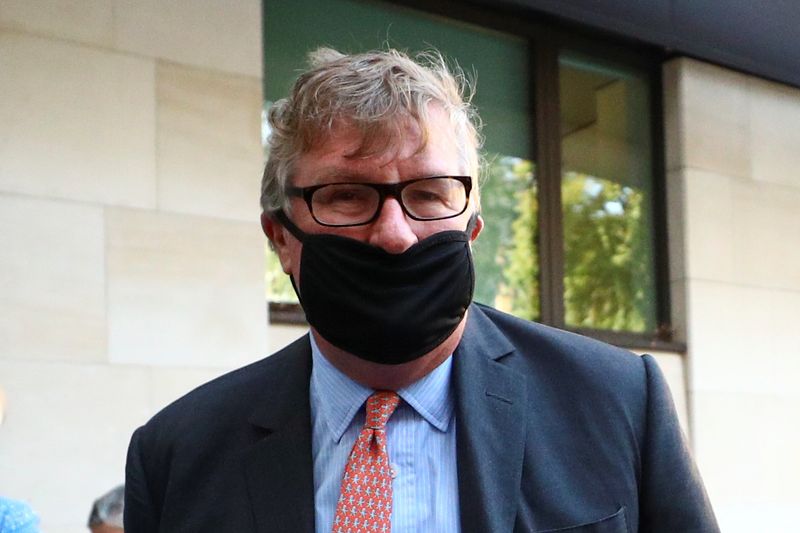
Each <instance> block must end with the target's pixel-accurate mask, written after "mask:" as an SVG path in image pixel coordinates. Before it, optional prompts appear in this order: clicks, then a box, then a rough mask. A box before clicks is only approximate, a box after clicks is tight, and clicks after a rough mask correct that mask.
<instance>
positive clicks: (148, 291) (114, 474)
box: [0, 0, 800, 533]
mask: <svg viewBox="0 0 800 533" xmlns="http://www.w3.org/2000/svg"><path fill="white" fill-rule="evenodd" d="M351 3H353V4H354V5H356V6H358V5H367V4H369V5H367V7H369V8H372V6H371V4H370V3H369V2H351ZM453 4H459V6H460V7H459V8H458V9H455V10H454V11H453V13H452V14H453V16H454V18H453V20H456V21H458V22H457V24H465V25H469V27H470V28H474V27H477V28H480V27H481V24H480V19H481V17H482V16H483V15H484V14H486V20H487V21H490V22H489V23H490V24H491V25H492V28H491V30H492V31H499V30H497V28H496V27H495V24H496V21H498V20H499V21H500V22H498V23H497V24H500V25H501V26H502V27H503V28H504V29H505V30H507V31H508V33H509V34H513V36H514V38H515V39H520V38H523V37H525V36H526V35H528V34H527V33H526V32H528V31H532V30H530V28H534V29H536V31H539V32H549V31H551V30H552V31H556V32H557V33H558V35H561V36H566V39H570V38H571V36H575V38H576V39H583V38H584V36H585V34H589V35H590V38H591V40H592V42H600V43H603V44H608V45H609V46H612V47H614V48H615V49H623V50H626V49H629V50H635V49H637V48H638V47H646V48H647V49H648V50H649V51H648V54H649V56H648V57H655V58H656V60H655V61H656V67H657V71H658V76H657V80H658V82H657V85H656V92H655V97H656V99H657V100H658V102H657V104H658V105H656V106H655V107H651V108H648V109H658V110H660V114H657V115H653V117H652V120H653V121H654V122H653V123H654V124H655V129H656V130H658V131H661V134H656V135H654V136H653V137H652V139H653V143H654V152H653V153H655V154H656V155H655V158H654V162H653V168H655V169H656V170H655V172H654V180H655V182H654V183H656V184H657V186H658V187H660V188H661V190H662V191H663V194H661V195H660V196H659V195H658V194H656V195H655V196H657V197H659V198H660V200H659V199H658V198H657V202H659V203H657V205H656V207H655V209H656V210H658V209H662V210H663V216H656V215H654V216H653V220H654V221H655V230H654V231H655V234H656V236H657V235H658V234H662V235H663V236H664V237H665V238H663V239H660V238H657V237H654V239H655V241H657V242H658V243H660V244H658V245H659V246H663V249H664V250H663V254H662V255H663V259H664V261H663V264H664V265H666V267H665V268H661V267H659V269H660V270H659V269H657V270H658V271H659V272H660V273H657V275H655V277H656V278H657V277H659V276H662V277H664V279H663V280H662V281H663V283H660V285H659V286H660V287H661V289H659V290H660V291H661V292H660V293H658V294H659V296H658V297H659V301H661V302H666V306H667V307H668V309H667V311H668V312H667V315H668V318H669V321H668V329H669V331H668V332H667V334H666V337H664V336H663V335H662V337H659V338H657V339H656V341H658V342H656V341H653V342H650V343H648V342H647V341H641V339H642V338H644V337H641V336H640V337H638V338H639V339H640V340H639V341H637V340H630V338H629V337H624V336H618V337H616V338H617V339H619V340H621V343H622V344H624V345H626V346H628V347H630V348H632V349H634V350H636V351H640V352H641V351H651V352H655V353H656V355H657V356H658V358H659V363H660V364H661V366H662V368H663V369H664V371H665V373H666V374H667V376H668V378H669V381H670V384H671V386H672V390H673V395H674V396H675V400H676V404H677V406H678V408H679V412H680V414H681V417H682V423H683V424H684V427H685V429H686V430H687V433H688V434H689V436H690V442H691V443H692V447H693V449H694V452H695V455H696V458H697V461H698V464H699V467H700V469H701V472H702V474H703V476H704V479H705V481H706V485H707V488H708V491H709V494H710V497H711V499H712V503H713V504H714V506H715V509H716V512H717V514H718V517H719V520H720V523H721V526H722V528H723V530H724V531H726V532H728V531H731V532H751V531H790V530H792V528H793V527H794V523H795V520H794V516H793V515H794V513H793V512H792V511H794V510H796V509H797V507H798V506H800V488H798V485H797V483H795V482H794V481H795V480H796V479H797V478H799V477H800V454H797V450H798V449H800V417H799V416H798V414H797V413H799V412H800V392H799V390H800V389H798V388H797V387H796V386H795V383H796V382H797V381H798V380H800V351H798V348H797V346H798V345H800V329H798V328H797V327H796V326H795V324H794V322H795V321H796V319H797V318H798V316H800V315H799V311H800V246H798V245H800V172H798V170H797V169H798V168H800V89H798V86H800V80H798V79H794V78H792V73H793V72H797V71H800V70H798V69H794V70H793V69H792V68H789V67H790V66H791V64H789V67H787V66H786V65H781V64H780V63H779V62H777V63H776V62H771V61H770V60H769V59H770V57H771V56H769V46H767V45H769V44H770V43H771V42H773V41H774V32H772V33H770V32H769V28H770V26H769V24H768V23H769V21H770V20H775V21H778V22H775V23H776V24H778V27H779V28H782V27H784V26H785V27H800V14H798V13H794V12H789V11H790V10H791V8H787V10H789V11H787V12H786V13H782V14H781V13H775V12H770V11H769V10H766V11H764V12H761V13H747V12H744V15H746V16H744V15H743V16H742V17H739V18H748V17H749V18H751V19H753V20H756V21H758V23H757V24H755V26H757V27H760V28H764V31H763V33H762V34H761V35H759V34H758V33H754V34H753V36H752V37H753V39H752V40H753V42H754V43H758V42H760V41H759V40H758V38H759V37H763V39H764V40H765V41H767V42H766V45H764V46H766V48H764V49H760V48H759V49H756V48H753V50H756V51H755V52H753V54H751V55H749V56H748V55H747V53H745V52H746V51H747V50H745V52H742V50H736V49H732V48H730V45H729V44H726V43H725V42H716V43H714V42H712V43H710V44H708V43H706V45H704V46H705V47H704V46H701V45H702V44H703V35H704V34H703V33H702V29H703V27H704V26H703V25H702V24H701V22H703V19H702V16H703V15H702V13H695V14H694V18H692V14H691V13H688V14H686V13H683V12H681V11H675V10H674V9H673V10H670V2H668V1H665V2H652V5H649V6H648V7H647V9H645V8H644V7H642V6H644V5H645V4H647V3H645V4H641V6H640V8H638V9H633V8H631V9H633V11H632V12H630V13H627V14H626V13H625V12H624V10H623V11H619V12H614V11H613V9H612V11H609V12H596V11H595V12H593V11H592V10H591V9H589V8H587V7H585V6H583V4H584V3H583V2H580V1H575V2H546V1H541V2H536V1H518V2H513V1H511V2H463V3H453ZM285 5H288V4H287V3H283V2H280V1H279V0H267V1H266V2H265V4H264V5H263V6H262V4H261V2H259V1H257V0H242V1H238V2H223V1H221V0H220V1H217V0H200V1H197V0H195V1H189V0H173V1H169V2H160V1H157V0H147V1H139V2H126V1H123V0H99V1H98V0H47V1H45V0H42V1H40V2H29V1H24V0H3V1H2V2H0V95H2V98H0V222H1V223H0V284H1V286H2V291H0V387H2V388H3V389H4V390H5V393H6V396H7V407H6V413H5V419H4V422H3V424H2V426H0V492H1V493H2V494H3V495H4V496H8V497H12V498H16V499H23V500H26V501H28V502H29V503H30V504H31V505H32V506H33V507H34V509H35V510H36V511H37V513H38V514H39V515H40V516H41V518H42V526H43V530H44V531H46V532H48V533H68V532H77V531H81V530H82V529H83V528H84V525H85V521H86V517H87V516H88V512H89V508H90V506H91V502H92V501H93V499H94V498H95V497H97V496H98V495H99V494H102V493H104V492H105V491H107V490H108V489H109V488H110V487H112V486H114V485H115V484H117V483H119V482H121V481H122V479H123V476H124V470H123V469H124V461H125V450H126V447H127V442H128V438H129V436H130V434H131V432H132V431H133V429H134V428H135V427H137V426H138V425H140V424H142V423H143V422H144V421H146V420H147V419H148V418H149V417H150V416H152V414H154V413H155V412H156V411H158V410H159V409H160V408H161V407H163V406H164V405H166V404H167V403H169V402H170V401H172V400H173V399H175V398H177V397H179V396H180V395H182V394H184V393H185V392H187V391H188V390H190V389H191V388H192V387H194V386H196V385H197V384H199V383H202V382H204V381H207V380H208V379H211V378H212V377H214V376H217V375H219V374H221V373H223V372H225V371H227V370H229V369H232V368H235V367H238V366H241V365H242V364H245V363H247V362H250V361H254V360H257V359H260V358H261V357H264V356H266V355H267V354H269V353H271V352H272V351H274V350H275V349H277V348H279V347H281V346H283V345H284V344H286V342H288V341H289V340H292V339H293V338H295V337H297V336H299V335H301V334H303V332H304V330H303V328H302V326H292V325H285V324H282V323H279V322H280V321H279V320H272V321H270V320H269V319H268V317H267V305H266V299H265V264H266V263H267V261H268V260H267V256H266V255H265V254H266V247H265V240H264V237H263V235H262V234H261V230H260V226H259V223H258V215H259V208H258V189H259V181H260V175H261V169H262V166H263V147H262V110H263V104H264V99H265V94H266V93H268V92H269V89H267V91H266V93H265V90H264V87H265V81H266V82H267V83H266V86H267V88H269V84H270V83H271V81H270V76H273V72H276V70H273V71H271V70H270V65H271V62H270V61H271V59H272V58H271V56H270V54H271V50H272V49H271V48H270V46H271V45H270V39H271V35H270V34H269V33H268V32H267V33H265V31H266V30H267V29H268V28H269V27H270V25H271V23H272V22H274V19H270V16H271V15H270V13H280V8H281V7H283V6H285ZM614 5H615V2H609V3H608V6H610V7H609V9H611V8H613V7H614ZM559 6H560V7H559ZM664 6H666V11H665V10H663V9H661V8H663V7H664ZM415 7H416V5H415V3H413V2H410V3H409V2H403V5H402V6H394V5H393V7H392V9H395V8H397V9H400V10H401V11H400V12H398V13H400V15H402V16H406V15H408V16H412V15H413V16H417V15H416V14H415V13H416V9H415ZM445 7H447V8H449V7H452V5H446V6H445ZM673 7H674V6H673ZM738 8H741V9H745V7H742V6H738ZM428 9H430V8H428ZM620 9H621V8H620ZM731 9H732V10H734V11H735V8H731ZM489 12H491V14H488V13H489ZM421 13H422V15H420V16H425V17H430V16H433V17H434V18H435V20H442V18H447V13H442V9H437V11H436V12H435V13H430V12H421ZM615 13H617V15H619V14H620V13H621V15H620V16H617V18H615ZM304 15H305V14H304V13H303V11H302V10H301V9H295V10H294V11H292V10H291V9H290V10H289V12H288V13H287V14H285V15H274V16H276V17H277V16H280V17H300V18H302V17H303V16H304ZM400 15H398V16H400ZM624 15H627V18H626V17H625V16H624ZM779 15H780V16H779ZM681 17H684V18H681ZM729 17H730V18H729V19H728V20H734V19H736V17H735V16H734V15H730V16H729ZM770 17H771V18H770ZM791 17H795V18H794V19H792V18H791ZM283 20H284V19H283V18H281V19H280V21H279V22H280V23H282V21H283ZM737 20H738V19H737ZM787 20H789V21H791V20H794V22H795V23H796V24H794V26H792V25H791V24H790V25H788V26H787V25H786V24H787ZM503 21H505V22H503ZM520 21H522V22H520ZM626 21H627V22H626ZM676 21H678V22H680V21H689V22H691V21H695V23H696V24H695V25H694V26H688V27H689V28H690V29H692V28H693V31H695V32H696V37H697V38H696V40H694V39H692V36H691V35H686V34H682V35H677V34H676V33H675V32H674V31H672V30H674V28H675V27H677V26H680V27H683V28H684V29H685V28H686V27H687V26H686V25H680V24H677V23H676ZM287 23H288V18H287ZM487 24H488V23H487ZM670 28H672V30H671V29H670ZM534 38H538V37H536V36H532V37H531V39H534ZM559 38H561V37H559ZM526 42H527V41H526ZM698 43H699V44H698ZM795 43H796V44H800V40H797V41H795ZM319 44H322V43H319ZM526 46H527V45H526ZM725 46H728V48H725ZM753 46H754V47H755V46H756V45H755V44H754V45H753ZM534 48H535V47H534ZM534 48H526V50H529V51H530V50H532V49H534ZM793 49H794V50H798V49H800V48H798V47H797V46H795V47H794V48H793ZM537 53H539V52H535V51H534V54H537ZM737 54H738V55H737ZM759 54H761V55H759ZM745 56H747V57H745ZM537 57H539V58H540V59H541V56H537ZM785 59H786V61H791V59H792V58H791V54H789V56H788V57H785ZM748 61H749V62H748ZM581 64H583V63H581ZM263 65H267V68H266V70H265V69H264V67H263ZM277 68H278V67H274V69H277ZM531 79H533V82H534V84H536V83H539V85H538V86H541V85H542V84H543V83H544V82H543V81H542V80H544V79H547V78H536V77H535V76H533V77H532V78H531ZM553 79H556V78H551V81H552V80H553ZM482 80H483V78H482V77H481V72H480V71H479V72H478V88H479V89H478V90H479V91H480V87H481V83H482ZM537 80H538V82H537ZM483 81H484V82H485V80H483ZM609 88H610V89H612V90H614V86H609ZM535 89H536V88H535V87H534V88H533V89H532V90H531V92H530V94H531V98H532V99H536V98H538V99H540V101H545V102H546V101H547V98H546V96H547V95H546V94H545V95H541V94H540V95H539V96H536V94H535V93H536V90H535ZM267 99H268V98H267ZM561 100H562V102H566V99H565V98H564V97H563V95H562V98H561ZM599 101H602V99H601V100H599ZM598 105H599V104H598ZM539 116H540V114H537V120H538V117H539ZM576 116H577V115H576ZM614 116H617V115H614ZM512 118H513V117H512ZM517 118H518V117H517ZM515 119H516V118H515ZM555 120H557V118H556V119H555ZM534 122H535V121H534ZM502 124H503V123H502V122H500V125H502ZM614 124H616V123H615V122H613V121H612V123H611V125H610V126H609V128H611V129H614V128H615V127H616V126H615V125H614ZM531 126H532V127H533V128H534V129H536V128H535V126H536V125H535V124H531ZM493 127H496V124H492V125H489V124H487V128H488V129H489V132H491V131H492V130H491V128H493ZM523 129H524V128H523ZM539 129H541V128H539ZM487 136H489V134H488V133H487ZM534 137H536V136H535V135H534ZM495 138H497V137H495ZM519 138H520V136H515V137H514V138H512V139H510V140H502V142H504V143H506V144H504V145H503V146H509V145H510V144H509V143H511V142H513V141H514V139H519ZM539 138H541V135H539V136H538V137H537V139H539ZM487 142H489V143H491V142H495V141H492V140H491V139H489V140H487ZM532 142H533V143H534V144H535V143H538V142H540V141H538V140H534V141H532ZM497 143H498V145H500V144H502V143H501V141H497ZM537 146H538V145H537ZM534 152H535V155H534V156H532V159H535V160H536V164H537V165H538V166H537V172H539V173H540V175H541V173H546V172H547V168H546V165H547V163H546V162H545V161H544V159H543V157H544V155H545V153H546V152H543V151H542V150H538V151H534ZM569 153H571V152H569V145H568V144H563V145H562V146H561V152H560V155H561V157H562V158H564V157H567V155H565V154H569ZM659 154H660V155H659ZM659 160H660V162H659ZM556 173H557V174H559V176H560V175H561V174H560V172H556ZM659 206H660V207H659ZM542 209H544V208H542ZM487 222H488V224H489V225H491V224H492V221H491V220H487ZM539 227H541V226H539ZM566 227H567V229H568V228H569V227H568V226H566ZM564 228H565V226H563V225H561V226H560V228H559V230H560V231H562V232H563V231H564ZM543 231H544V230H543ZM556 248H557V246H556ZM656 255H658V254H656ZM556 259H557V258H556ZM556 263H558V261H556ZM565 264H568V263H565ZM541 265H542V266H541V268H542V269H547V268H550V267H551V265H552V261H550V260H547V261H543V262H542V263H541ZM562 273H563V272H562ZM538 276H540V277H541V279H548V278H547V274H546V273H542V272H539V273H538ZM556 277H558V276H556ZM562 288H563V287H562ZM557 289H558V287H556V293H557V292H558V290H557ZM537 290H538V291H539V292H537V294H539V293H546V292H547V290H549V289H547V288H545V286H544V284H543V285H542V286H541V287H540V288H539V289H537ZM545 296H546V295H545ZM545 296H542V298H541V301H542V302H545V304H544V305H543V306H542V307H541V308H538V311H537V312H538V313H539V314H538V315H535V317H536V318H540V319H543V320H545V321H551V322H553V321H555V322H556V323H557V321H558V320H559V319H558V318H557V317H558V316H562V317H563V316H566V315H565V314H564V313H562V315H559V314H558V308H557V305H555V306H554V305H551V304H548V303H547V302H550V300H547V299H546V297H545ZM661 305H664V304H661ZM548 309H549V310H548ZM553 309H555V311H553ZM654 313H656V311H654ZM654 316H655V315H654ZM659 316H661V315H659ZM553 317H556V318H553ZM273 318H274V317H273ZM661 318H663V316H661ZM661 318H659V319H658V320H656V322H660V321H661ZM562 325H564V326H566V327H568V326H569V325H570V323H569V320H568V319H566V323H564V324H562ZM577 329H580V328H577ZM651 329H656V328H651ZM648 331H649V330H648ZM662 333H663V332H662ZM597 334H598V335H600V336H601V337H602V336H607V335H605V334H604V333H603V332H602V331H601V332H597ZM611 340H614V337H613V335H612V339H611Z"/></svg>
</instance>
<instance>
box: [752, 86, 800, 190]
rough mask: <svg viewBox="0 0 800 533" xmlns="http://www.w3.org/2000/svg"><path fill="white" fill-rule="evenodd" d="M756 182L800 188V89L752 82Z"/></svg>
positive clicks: (753, 156) (753, 153) (754, 174)
mask: <svg viewBox="0 0 800 533" xmlns="http://www.w3.org/2000/svg"><path fill="white" fill-rule="evenodd" d="M750 92H751V94H750V124H751V128H752V163H753V179H755V180H758V181H766V182H770V183H776V184H780V185H788V186H791V187H796V188H800V171H798V169H800V89H796V88H793V87H788V86H786V85H781V84H778V83H772V82H768V81H764V80H759V79H757V78H751V79H750Z"/></svg>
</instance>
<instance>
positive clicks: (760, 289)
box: [664, 59, 800, 533]
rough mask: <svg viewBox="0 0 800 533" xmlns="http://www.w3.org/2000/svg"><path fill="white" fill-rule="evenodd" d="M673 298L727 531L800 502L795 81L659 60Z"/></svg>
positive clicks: (784, 515)
mask: <svg viewBox="0 0 800 533" xmlns="http://www.w3.org/2000/svg"><path fill="white" fill-rule="evenodd" d="M664 96H665V111H666V120H667V122H666V130H667V163H668V196H669V212H670V233H671V235H670V237H671V243H672V249H671V250H670V258H671V261H672V262H673V268H672V274H673V279H672V289H673V300H674V301H675V303H676V305H675V308H676V309H677V310H680V311H681V314H680V316H679V317H678V321H677V323H678V327H679V330H680V334H681V336H682V337H683V338H684V339H685V340H686V342H687V345H688V354H687V359H686V361H687V371H688V377H689V379H688V395H689V409H690V412H691V413H692V417H691V420H692V437H693V442H694V449H695V453H696V455H697V458H698V460H699V464H700V468H701V470H702V472H703V474H704V476H705V480H706V484H707V486H708V489H709V493H710V495H711V498H712V501H713V503H714V505H715V508H716V511H717V514H718V516H719V518H720V521H721V525H722V529H723V531H726V532H742V533H745V532H752V531H790V530H793V529H795V527H796V517H795V516H794V515H795V514H796V510H797V508H798V506H800V485H798V484H797V482H796V481H797V479H798V478H800V453H798V450H800V388H798V386H797V383H798V382H800V349H798V346H800V328H799V327H798V325H797V321H798V318H800V90H798V89H796V88H790V87H787V86H784V85H780V84H777V83H771V82H768V81H764V80H761V79H758V78H755V77H752V76H747V75H744V74H741V73H737V72H733V71H729V70H726V69H723V68H720V67H716V66H712V65H708V64H705V63H701V62H699V61H695V60H691V59H676V60H673V61H671V62H669V63H667V64H666V65H665V68H664Z"/></svg>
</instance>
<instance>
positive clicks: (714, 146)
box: [671, 59, 751, 178]
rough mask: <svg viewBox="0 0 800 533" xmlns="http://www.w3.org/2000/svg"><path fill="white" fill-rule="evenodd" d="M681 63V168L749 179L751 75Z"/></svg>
mask: <svg viewBox="0 0 800 533" xmlns="http://www.w3.org/2000/svg"><path fill="white" fill-rule="evenodd" d="M679 61H680V74H679V76H680V79H679V82H678V90H679V95H678V102H680V103H681V104H682V105H681V106H680V109H679V113H680V117H679V119H678V120H679V124H681V125H682V126H683V127H682V128H678V130H677V134H678V135H680V136H681V139H680V147H679V148H677V154H680V155H682V156H683V161H682V162H681V165H680V166H688V167H692V168H699V169H703V170H708V171H712V172H717V173H720V174H725V175H729V176H739V177H745V178H747V177H749V176H750V167H751V163H750V145H751V144H750V125H749V113H748V104H749V98H748V83H747V76H745V75H743V74H739V73H737V72H733V71H730V70H726V69H723V68H721V67H717V66H713V65H709V64H707V63H701V62H699V61H695V60H692V59H680V60H679ZM680 155H679V156H680ZM673 157H674V156H673ZM671 163H672V167H671V168H675V164H676V162H675V161H672V162H671Z"/></svg>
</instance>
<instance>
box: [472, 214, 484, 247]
mask: <svg viewBox="0 0 800 533" xmlns="http://www.w3.org/2000/svg"><path fill="white" fill-rule="evenodd" d="M482 230H483V217H482V216H480V215H477V216H476V217H475V227H474V228H472V233H471V234H470V236H469V240H470V242H471V241H474V240H475V239H477V238H478V235H480V234H481V231H482Z"/></svg>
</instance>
